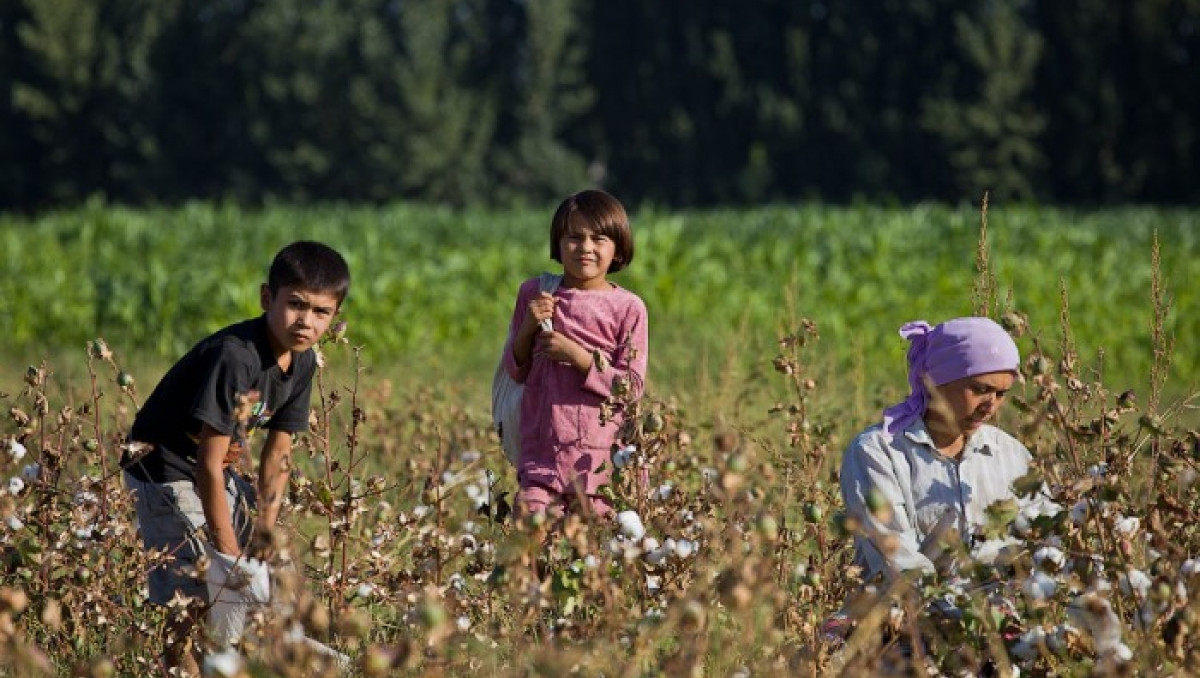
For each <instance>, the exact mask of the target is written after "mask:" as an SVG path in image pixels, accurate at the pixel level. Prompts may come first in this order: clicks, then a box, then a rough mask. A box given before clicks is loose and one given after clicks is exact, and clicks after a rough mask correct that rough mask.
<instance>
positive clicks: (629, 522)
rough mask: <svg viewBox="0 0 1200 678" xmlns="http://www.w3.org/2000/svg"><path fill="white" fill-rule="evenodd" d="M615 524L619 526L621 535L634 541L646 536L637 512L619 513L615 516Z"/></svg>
mask: <svg viewBox="0 0 1200 678" xmlns="http://www.w3.org/2000/svg"><path fill="white" fill-rule="evenodd" d="M617 524H618V525H620V526H621V533H622V534H624V535H625V536H626V537H629V538H630V539H633V540H634V541H637V540H640V539H641V538H642V537H644V536H646V527H645V526H644V525H642V517H641V516H639V515H638V513H637V511H632V510H630V511H621V512H620V513H618V514H617Z"/></svg>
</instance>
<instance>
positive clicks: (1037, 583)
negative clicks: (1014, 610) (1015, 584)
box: [1021, 572, 1058, 601]
mask: <svg viewBox="0 0 1200 678" xmlns="http://www.w3.org/2000/svg"><path fill="white" fill-rule="evenodd" d="M1021 590H1022V591H1024V592H1025V595H1026V596H1028V597H1029V598H1030V599H1031V600H1037V601H1041V600H1048V599H1050V598H1051V597H1052V596H1053V595H1054V592H1055V591H1056V590H1058V582H1056V581H1054V578H1053V577H1051V576H1049V575H1047V574H1046V573H1044V572H1034V573H1033V574H1031V575H1030V576H1029V578H1028V579H1026V580H1025V582H1024V583H1023V584H1022V585H1021Z"/></svg>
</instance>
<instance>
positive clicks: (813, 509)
mask: <svg viewBox="0 0 1200 678" xmlns="http://www.w3.org/2000/svg"><path fill="white" fill-rule="evenodd" d="M824 517H825V512H824V511H823V510H822V509H821V506H820V505H819V504H817V503H816V502H811V501H810V502H808V503H807V504H805V505H804V519H805V520H807V521H808V522H810V523H819V522H821V519H822V518H824Z"/></svg>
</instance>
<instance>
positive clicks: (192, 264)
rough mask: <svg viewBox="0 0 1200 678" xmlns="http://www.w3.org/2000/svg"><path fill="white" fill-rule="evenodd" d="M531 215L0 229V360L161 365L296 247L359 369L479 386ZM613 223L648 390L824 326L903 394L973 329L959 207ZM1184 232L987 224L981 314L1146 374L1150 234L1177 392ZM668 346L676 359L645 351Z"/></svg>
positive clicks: (227, 214) (121, 215)
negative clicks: (335, 303) (907, 343)
mask: <svg viewBox="0 0 1200 678" xmlns="http://www.w3.org/2000/svg"><path fill="white" fill-rule="evenodd" d="M551 210H552V206H550V205H547V206H545V207H544V208H542V209H538V210H525V211H520V210H517V211H482V210H465V211H454V210H448V209H441V208H431V207H419V206H414V205H407V204H395V205H391V206H389V207H386V208H381V209H368V208H353V207H344V206H325V207H320V208H314V209H301V208H295V207H277V208H271V209H264V210H246V209H242V208H238V207H233V206H216V205H206V204H191V205H188V206H186V207H183V208H180V209H157V210H131V209H125V208H109V207H105V206H104V205H102V204H101V203H93V204H91V205H89V206H88V207H85V208H83V209H79V210H73V211H60V212H55V213H51V214H47V215H45V216H43V217H39V218H36V219H28V220H27V219H17V218H12V217H9V218H6V219H3V220H0V245H2V246H0V261H2V262H3V266H4V270H5V272H6V275H5V276H4V277H3V278H2V279H0V298H2V299H4V300H5V312H4V313H3V314H2V315H0V346H2V347H3V349H4V351H5V352H6V353H10V354H13V355H31V354H32V355H34V356H37V355H43V354H44V353H43V352H49V351H54V350H58V349H61V348H67V349H71V348H73V347H79V346H82V345H83V344H84V342H86V341H88V340H89V339H91V338H94V337H96V336H104V337H105V338H106V339H108V340H109V342H110V344H111V345H112V346H114V347H118V348H119V349H120V350H122V351H127V352H130V353H143V352H146V351H149V352H152V353H153V354H154V355H156V356H158V357H159V358H161V359H162V360H164V361H167V360H172V359H174V358H175V357H177V356H178V355H180V354H181V353H182V352H183V351H185V350H186V349H187V348H188V347H189V346H191V344H192V343H194V342H195V341H197V340H198V339H200V338H201V337H202V336H204V335H205V334H207V333H209V332H212V331H213V330H216V329H218V328H219V327H222V326H224V325H226V324H228V323H231V322H233V321H235V320H238V319H240V318H242V317H248V316H251V315H255V314H257V313H258V312H259V309H258V296H257V290H258V285H259V284H260V283H261V282H262V281H263V280H264V279H265V276H266V268H267V265H268V264H269V262H270V259H271V257H272V256H273V255H274V253H275V251H276V250H278V249H279V248H280V247H282V246H283V245H284V244H286V243H288V242H290V241H292V240H295V239H298V238H314V239H319V240H322V241H325V242H328V243H330V244H331V245H333V246H335V247H337V248H338V249H339V250H340V251H342V252H343V253H344V254H345V255H346V257H347V259H348V260H349V262H350V265H351V270H352V272H353V275H354V282H353V284H352V288H351V293H350V298H349V299H348V301H347V303H346V306H345V308H344V317H345V318H346V319H347V320H348V321H349V325H350V333H349V336H350V337H351V339H352V340H353V341H354V342H355V344H362V345H364V346H365V347H366V350H367V355H368V357H369V359H370V362H372V363H386V364H389V365H397V366H408V368H409V369H416V370H417V371H418V372H420V373H424V374H431V373H432V374H440V375H444V376H447V377H452V378H457V377H462V376H467V375H476V376H478V375H480V374H485V373H489V372H487V370H488V369H490V367H489V366H490V365H492V364H493V362H494V360H495V356H496V353H497V351H498V350H499V346H500V343H501V342H502V337H503V333H504V328H505V327H507V322H508V319H509V317H510V314H511V313H512V310H513V309H512V304H513V299H514V298H515V293H516V289H517V287H518V286H519V285H520V283H521V282H522V281H523V280H525V279H526V278H528V277H530V276H532V275H535V274H537V273H538V272H540V271H542V270H554V269H555V268H556V267H557V264H556V263H555V262H553V261H551V260H550V259H549V257H548V244H547V240H548V233H549V221H550V214H551ZM633 221H634V232H635V235H636V239H637V255H636V257H635V259H634V263H633V265H632V266H631V267H630V268H629V269H628V270H627V271H624V272H621V273H619V274H617V275H616V276H615V278H614V280H615V281H616V282H618V284H621V285H623V286H626V287H628V288H630V289H632V290H634V291H635V292H637V293H638V294H639V295H640V296H642V298H643V299H644V300H645V302H646V304H647V306H648V308H649V310H650V320H651V325H650V327H651V351H652V355H653V358H652V360H651V371H652V378H653V379H657V380H666V381H667V382H671V383H678V382H679V381H686V380H694V379H696V378H697V377H701V378H704V377H716V376H717V375H718V373H719V372H721V371H722V370H725V369H730V368H732V369H736V370H745V369H760V368H761V366H758V367H756V366H755V365H754V364H753V363H752V362H751V361H750V359H749V357H748V356H750V355H753V354H754V353H755V352H756V351H761V350H763V349H764V348H765V347H768V346H769V345H770V344H771V343H772V341H773V339H772V338H773V337H775V336H777V335H778V334H779V333H780V332H781V331H788V330H789V328H790V326H791V325H792V324H793V323H794V322H795V319H796V318H799V317H801V316H805V317H810V318H813V319H814V320H816V321H817V322H818V323H819V324H820V326H821V328H822V334H823V337H824V339H825V341H824V342H823V343H822V345H821V355H820V356H819V357H818V358H819V359H818V361H817V362H818V363H819V364H820V366H821V367H822V368H823V369H826V370H836V371H838V372H845V371H846V370H848V369H855V370H863V371H864V373H866V374H872V375H892V376H895V377H896V378H895V379H878V380H872V381H879V382H881V383H895V384H900V385H902V384H903V383H904V380H903V374H902V370H903V360H902V356H903V344H902V342H901V341H899V340H898V339H897V338H896V334H895V332H896V329H897V328H898V327H899V326H900V325H901V324H903V323H904V322H906V321H908V320H913V319H916V318H925V319H927V320H930V321H940V320H944V319H947V318H950V317H954V316H957V315H966V314H969V313H971V312H972V308H971V307H970V305H969V304H967V303H966V302H965V301H964V300H965V299H966V297H967V296H968V291H969V290H970V289H971V283H972V279H973V277H974V275H975V270H974V266H975V263H974V261H973V259H972V257H971V256H970V254H969V253H970V252H972V250H973V249H974V246H975V240H976V238H977V234H978V217H977V215H976V214H975V212H974V210H972V209H968V208H962V209H957V210H956V209H948V208H945V207H936V206H922V207H919V208H916V209H911V210H906V209H889V208H878V207H866V206H862V207H857V208H828V207H805V208H793V207H783V206H780V207H771V208H764V209H757V210H745V211H732V210H723V211H712V212H678V213H663V212H656V211H653V210H647V211H643V212H641V213H637V212H635V213H634V215H633ZM1196 222H1197V215H1196V214H1195V213H1194V212H1192V211H1171V210H1149V209H1124V210H1114V211H1104V212H1091V213H1079V212H1070V211H1060V210H1047V209H1039V208H1014V209H996V208H994V207H993V208H992V210H991V212H990V214H989V224H990V225H989V240H990V243H991V252H992V270H993V272H994V274H995V275H996V279H997V285H998V297H999V299H1000V302H1001V304H1008V303H1011V304H1012V306H1014V307H1015V308H1016V309H1019V310H1020V311H1023V312H1025V313H1026V314H1028V316H1029V320H1030V322H1031V323H1032V324H1035V325H1037V326H1040V327H1055V326H1056V325H1057V319H1058V317H1059V302H1060V293H1059V289H1060V288H1059V284H1060V281H1061V282H1062V283H1063V284H1065V286H1066V289H1067V290H1068V291H1069V293H1070V299H1071V313H1072V317H1073V326H1074V329H1075V342H1076V344H1077V350H1078V354H1079V356H1080V359H1081V362H1082V363H1083V364H1084V365H1086V366H1092V367H1100V365H1099V362H1098V361H1097V359H1096V356H1097V354H1098V352H1099V351H1101V350H1103V352H1104V360H1103V370H1104V373H1105V375H1106V376H1108V377H1110V378H1112V379H1116V380H1121V381H1123V382H1128V383H1127V384H1125V383H1123V384H1122V387H1124V386H1140V385H1142V384H1143V383H1144V382H1143V380H1144V376H1143V375H1145V374H1146V373H1147V372H1148V371H1149V362H1147V361H1148V359H1149V358H1148V356H1149V355H1150V354H1149V353H1148V352H1147V351H1146V348H1147V347H1148V346H1149V342H1150V323H1151V320H1152V318H1151V316H1150V313H1149V311H1147V310H1146V309H1147V308H1148V301H1149V299H1150V293H1151V285H1152V271H1151V241H1152V238H1153V235H1154V233H1156V232H1157V233H1158V237H1159V239H1160V242H1161V243H1162V252H1161V259H1162V262H1161V267H1162V274H1163V279H1164V284H1165V286H1166V291H1167V296H1168V297H1169V301H1170V302H1171V309H1170V312H1169V313H1168V314H1167V317H1166V319H1165V325H1164V331H1165V332H1166V333H1167V334H1173V335H1174V336H1175V338H1176V340H1177V342H1178V343H1177V348H1176V351H1175V356H1174V359H1173V361H1172V363H1171V367H1172V370H1173V372H1174V373H1175V374H1183V375H1188V374H1194V373H1195V370H1196V369H1197V363H1196V355H1197V351H1196V349H1195V345H1194V341H1195V340H1194V337H1196V336H1198V332H1197V329H1198V327H1197V322H1198V321H1197V318H1198V317H1200V314H1197V313H1196V310H1195V309H1196V305H1197V296H1196V291H1195V290H1194V289H1192V288H1191V287H1188V286H1186V285H1185V281H1186V280H1187V272H1188V271H1189V270H1190V266H1191V262H1193V261H1194V260H1195V258H1196V257H1197V256H1198V252H1197V250H1198V249H1200V242H1198V240H1197V234H1196V233H1197V231H1196V226H1197V224H1196ZM1098 272H1104V273H1103V274H1098ZM1041 339H1042V341H1048V342H1052V343H1055V342H1057V341H1058V337H1055V336H1043V337H1041ZM678 345H684V346H688V347H689V348H688V350H687V351H682V352H681V351H677V350H669V351H666V350H664V351H659V350H656V349H655V348H654V347H655V346H660V347H661V346H678ZM864 396H865V397H867V398H872V399H873V398H877V397H881V394H875V393H870V394H864Z"/></svg>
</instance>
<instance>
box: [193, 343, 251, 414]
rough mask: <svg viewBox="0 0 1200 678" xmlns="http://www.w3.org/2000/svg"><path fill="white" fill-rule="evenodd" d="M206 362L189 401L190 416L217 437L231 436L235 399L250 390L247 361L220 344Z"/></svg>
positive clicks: (211, 352) (242, 356) (213, 349)
mask: <svg viewBox="0 0 1200 678" xmlns="http://www.w3.org/2000/svg"><path fill="white" fill-rule="evenodd" d="M206 358H207V359H206V360H205V361H204V363H205V366H204V367H203V368H202V369H203V372H202V374H204V375H205V376H204V377H203V379H202V380H201V381H200V388H199V390H198V391H197V392H196V397H195V399H193V401H192V410H191V416H192V418H193V419H195V420H196V421H198V422H200V423H201V424H208V425H209V426H211V427H212V429H213V430H214V431H216V432H217V433H220V434H221V435H227V436H232V435H234V434H235V433H236V425H237V422H236V421H235V418H234V412H235V411H236V410H237V397H238V395H239V394H248V393H249V392H250V391H252V390H254V383H253V380H252V379H251V378H250V370H249V369H248V368H247V358H246V356H245V355H243V354H242V352H241V351H240V350H239V349H238V348H236V347H234V346H232V345H230V344H228V343H224V342H222V343H218V344H216V345H215V346H214V347H213V348H212V349H211V350H210V351H209V352H208V355H207V356H206Z"/></svg>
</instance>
